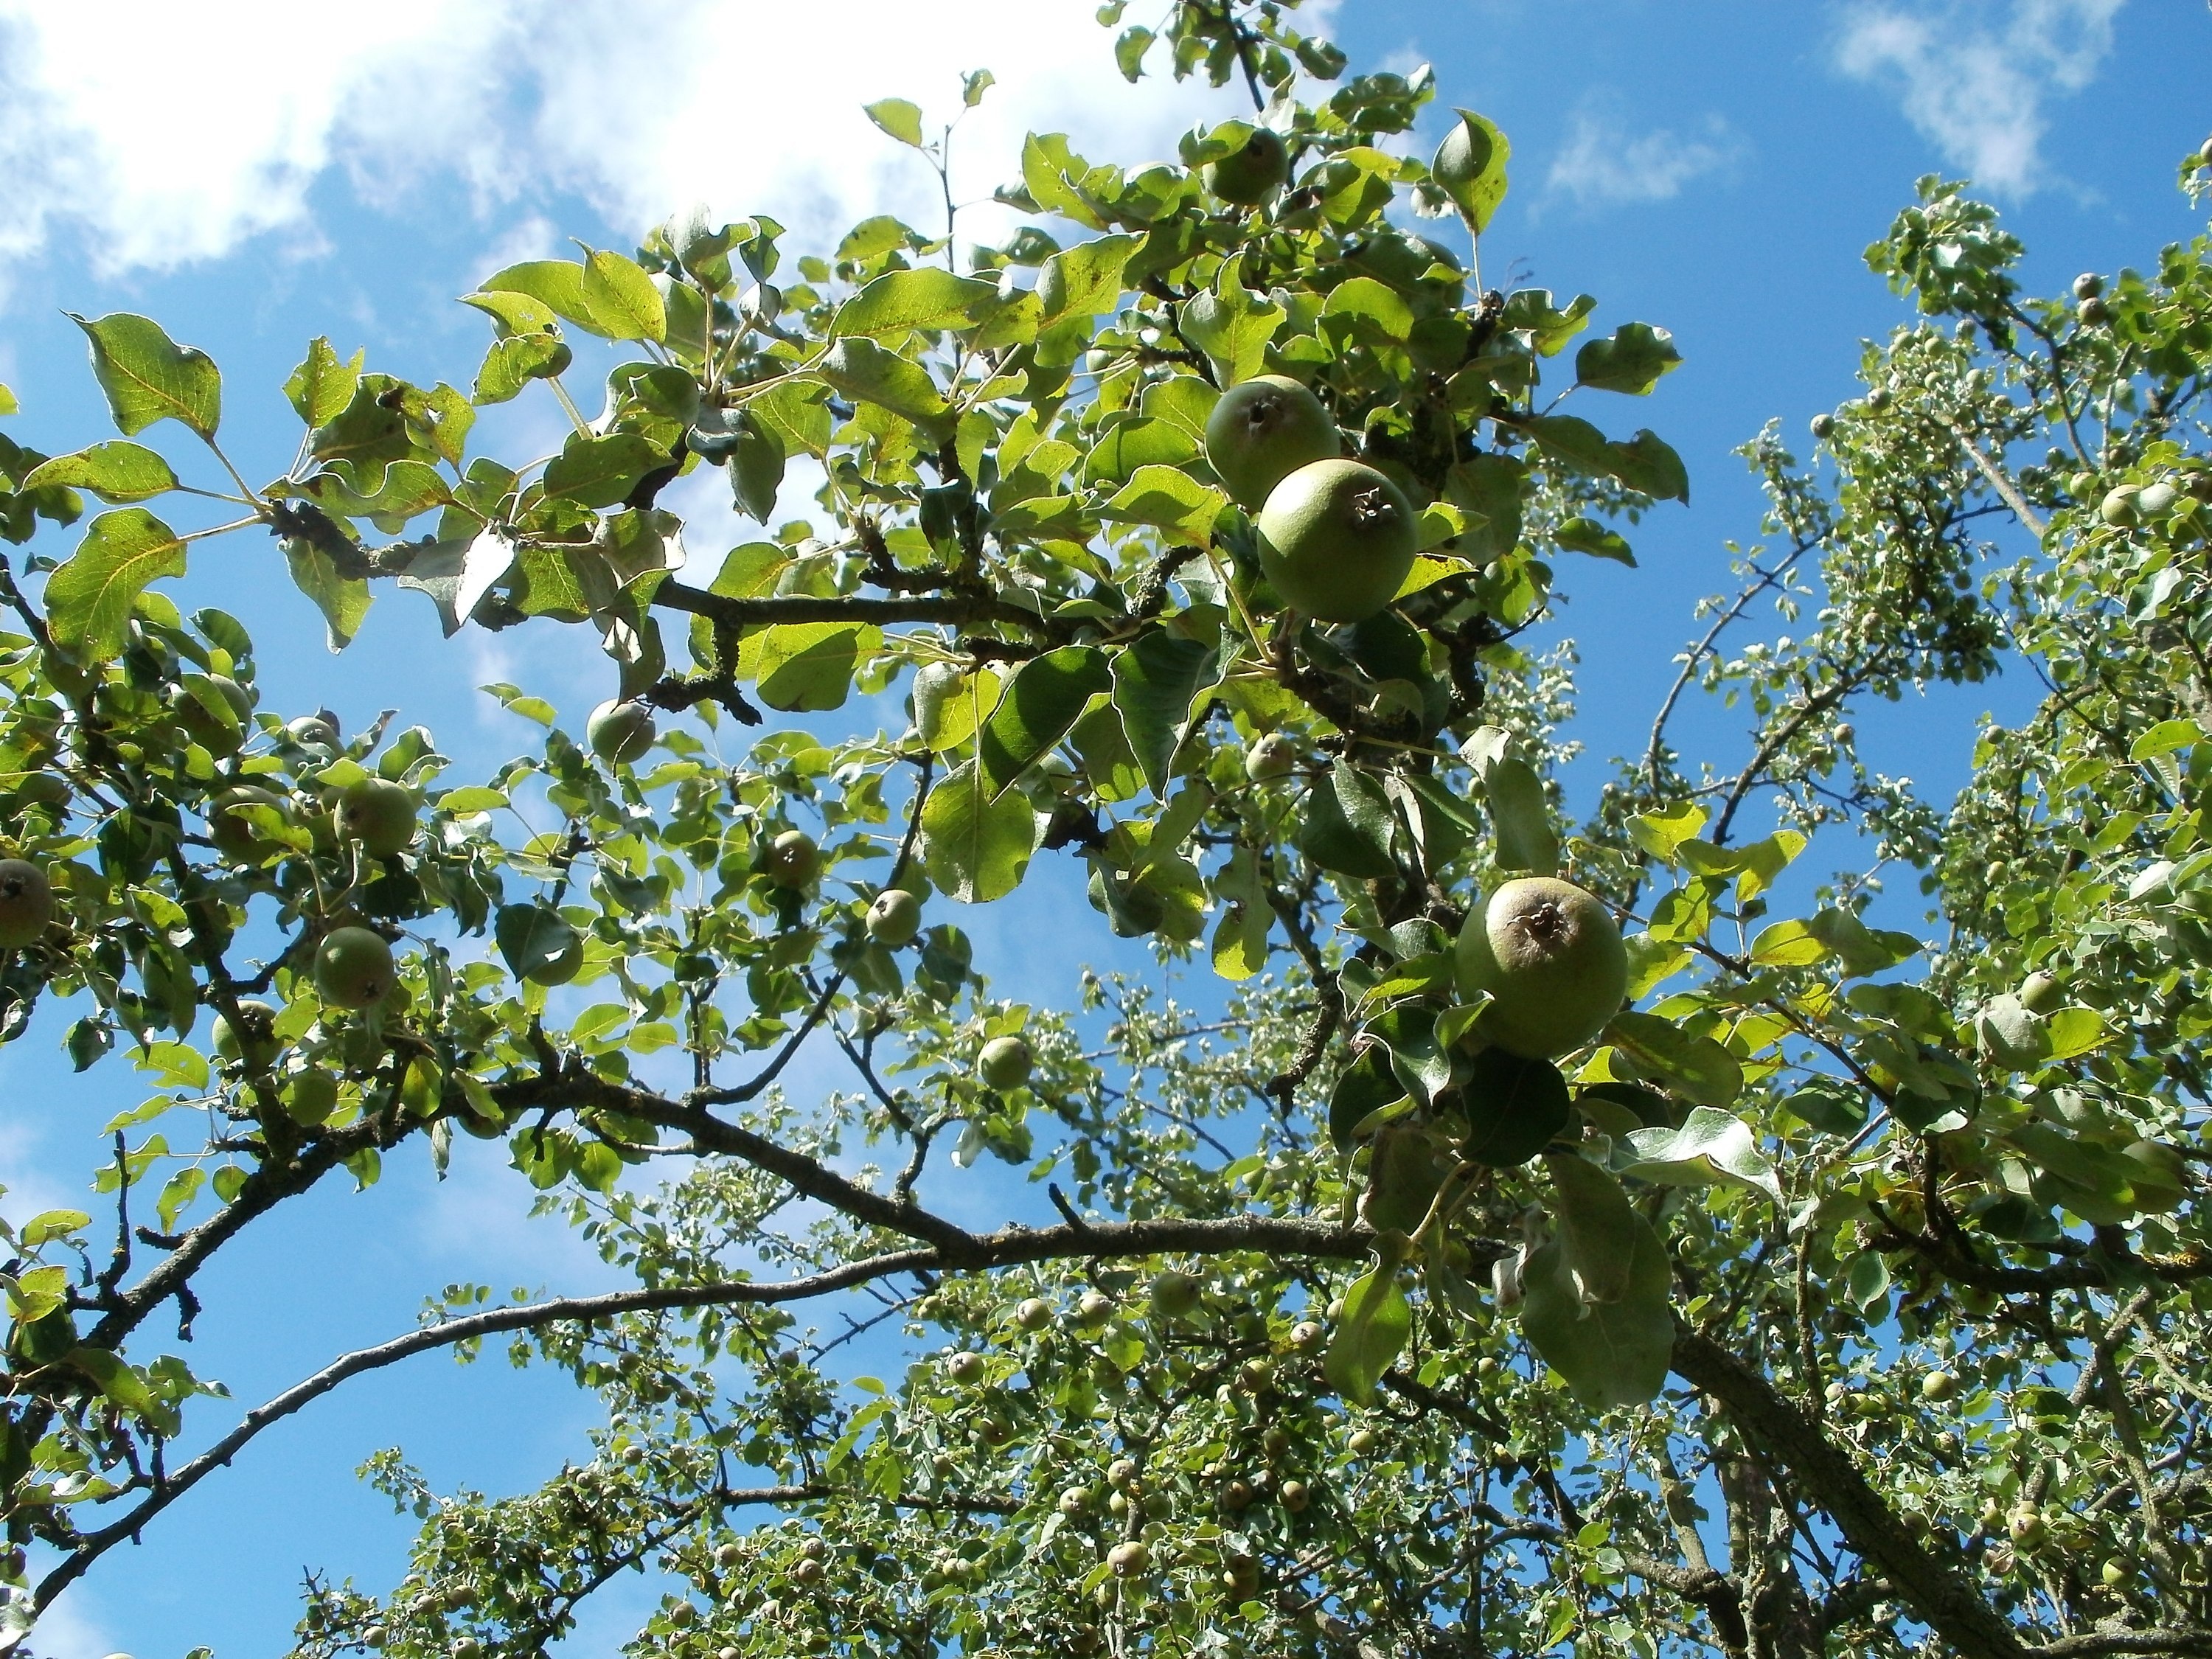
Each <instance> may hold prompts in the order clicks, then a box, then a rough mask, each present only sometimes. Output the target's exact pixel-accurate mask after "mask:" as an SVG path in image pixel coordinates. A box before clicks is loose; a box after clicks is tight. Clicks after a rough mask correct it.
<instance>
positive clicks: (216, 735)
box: [177, 674, 253, 755]
mask: <svg viewBox="0 0 2212 1659" xmlns="http://www.w3.org/2000/svg"><path fill="white" fill-rule="evenodd" d="M207 678H208V684H210V685H212V686H213V687H214V688H215V689H216V695H217V696H220V697H221V698H222V701H223V702H226V703H228V704H229V705H230V711H231V713H232V714H235V715H236V716H237V717H238V719H237V720H236V722H235V723H233V722H230V721H227V720H224V719H223V718H222V715H220V714H216V712H215V711H214V710H213V709H211V708H209V707H208V706H207V705H206V704H205V703H204V702H201V701H200V700H199V699H198V698H197V697H196V696H193V695H192V694H191V690H184V691H182V692H181V693H180V694H179V696H178V698H177V724H178V725H179V726H183V727H184V728H185V732H186V734H187V735H188V736H190V737H191V739H192V741H193V742H195V743H197V744H199V746H200V747H201V748H203V749H204V750H207V751H208V753H210V755H234V754H236V753H237V752H238V749H239V745H240V744H242V743H243V742H245V740H246V737H247V735H248V734H249V733H251V732H252V730H253V726H252V720H253V694H252V692H250V691H248V690H246V688H245V687H244V686H242V685H240V684H239V683H238V682H237V681H236V680H234V679H233V678H230V676H229V675H228V674H210V675H209V676H208V677H207Z"/></svg>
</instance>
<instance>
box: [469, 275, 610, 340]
mask: <svg viewBox="0 0 2212 1659" xmlns="http://www.w3.org/2000/svg"><path fill="white" fill-rule="evenodd" d="M477 288H478V289H482V290H483V292H484V293H486V294H526V295H529V296H530V297H531V298H532V299H533V300H536V301H538V303H539V304H541V305H543V306H544V307H547V308H548V309H550V311H552V312H553V313H555V314H556V316H558V317H560V318H561V319H562V320H564V321H566V322H571V323H574V325H576V326H577V327H579V328H580V329H582V330H584V331H586V333H591V334H599V335H605V333H606V332H607V330H606V326H605V325H604V324H603V323H601V322H600V321H599V319H598V318H597V317H595V316H594V315H592V307H591V306H590V304H589V303H588V302H587V301H586V300H585V298H584V268H583V266H581V265H580V264H570V263H569V262H568V260H566V259H530V260H526V261H525V262H524V263H523V264H519V265H509V266H507V269H506V270H502V271H500V272H498V273H497V274H496V275H494V276H487V277H485V278H484V280H483V282H481V283H477ZM470 303H471V304H474V303H476V302H475V301H473V300H472V301H470ZM479 308H480V309H481V308H486V307H479ZM494 314H495V315H498V314H500V313H496V312H495V313H494Z"/></svg>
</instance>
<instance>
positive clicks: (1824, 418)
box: [1811, 410, 1836, 438]
mask: <svg viewBox="0 0 2212 1659" xmlns="http://www.w3.org/2000/svg"><path fill="white" fill-rule="evenodd" d="M1811 426H1812V428H1813V435H1814V437H1815V438H1825V437H1826V436H1828V435H1830V434H1831V433H1832V432H1833V431H1835V429H1836V417H1835V416H1832V415H1830V414H1828V413H1826V411H1825V410H1824V411H1823V412H1821V413H1820V414H1818V415H1815V416H1814V417H1813V419H1812V422H1811Z"/></svg>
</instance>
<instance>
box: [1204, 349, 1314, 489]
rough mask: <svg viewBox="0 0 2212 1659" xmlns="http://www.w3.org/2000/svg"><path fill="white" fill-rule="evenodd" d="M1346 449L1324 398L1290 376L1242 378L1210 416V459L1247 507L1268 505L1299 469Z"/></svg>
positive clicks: (1221, 478) (1207, 423) (1274, 375)
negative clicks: (1269, 497)
mask: <svg viewBox="0 0 2212 1659" xmlns="http://www.w3.org/2000/svg"><path fill="white" fill-rule="evenodd" d="M1343 450H1344V445H1343V441H1342V440H1340V438H1339V437H1338V436H1337V431H1336V422H1334V421H1333V420H1331V419H1330V418H1329V415H1328V410H1326V409H1324V408H1323V407H1322V401H1321V399H1320V398H1316V397H1315V396H1314V394H1313V393H1312V392H1310V391H1308V390H1307V389H1306V388H1305V387H1304V386H1301V385H1299V384H1298V383H1297V381H1296V380H1291V379H1290V378H1288V377H1287V376H1285V375H1281V374H1262V375H1260V376H1258V377H1257V378H1256V379H1254V380H1243V381H1240V382H1239V383H1238V384H1237V385H1236V386H1231V387H1230V388H1229V390H1228V391H1226V392H1223V393H1222V394H1221V397H1220V399H1219V401H1218V402H1217V403H1216V404H1214V405H1213V412H1212V414H1211V415H1208V416H1206V460H1207V462H1208V463H1209V464H1211V465H1212V468H1213V471H1214V473H1215V475H1216V476H1217V477H1219V478H1220V480H1221V484H1222V488H1224V489H1226V490H1227V491H1228V492H1229V495H1230V498H1231V500H1232V501H1235V502H1236V503H1237V505H1238V506H1239V507H1244V508H1246V509H1247V510H1251V509H1256V508H1257V507H1261V505H1263V504H1264V503H1265V502H1266V501H1267V495H1268V492H1270V491H1271V490H1273V489H1274V487H1275V486H1276V485H1277V484H1279V483H1281V482H1282V481H1283V480H1284V479H1285V478H1286V477H1289V476H1290V475H1291V473H1293V472H1295V471H1297V469H1298V468H1300V467H1302V466H1304V465H1307V464H1308V463H1309V462H1312V461H1325V460H1329V459H1334V457H1336V456H1338V455H1340V454H1341V453H1343Z"/></svg>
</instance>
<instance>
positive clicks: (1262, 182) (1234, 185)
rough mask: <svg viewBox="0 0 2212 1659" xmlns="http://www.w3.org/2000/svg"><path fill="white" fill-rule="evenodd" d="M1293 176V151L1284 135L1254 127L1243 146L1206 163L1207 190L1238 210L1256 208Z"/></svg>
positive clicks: (1264, 128)
mask: <svg viewBox="0 0 2212 1659" xmlns="http://www.w3.org/2000/svg"><path fill="white" fill-rule="evenodd" d="M1290 176H1291V152H1290V148H1289V146H1287V145H1286V144H1285V143H1283V136H1282V134H1280V133H1279V132H1273V131H1269V130H1268V129H1267V128H1266V127H1255V128H1254V129H1253V131H1252V136H1251V137H1249V138H1247V139H1246V140H1245V141H1244V143H1243V145H1242V146H1241V147H1240V148H1238V149H1234V150H1231V152H1230V153H1229V154H1228V155H1225V156H1223V157H1222V158H1221V159H1220V160H1219V161H1209V162H1207V163H1206V173H1205V179H1206V188H1207V189H1208V190H1210V191H1212V192H1213V193H1214V194H1215V195H1216V196H1218V197H1220V198H1221V199H1222V200H1223V201H1225V202H1227V203H1230V204H1232V205H1234V206H1237V207H1257V206H1259V204H1261V203H1262V202H1264V201H1266V200H1267V197H1270V196H1272V195H1273V193H1274V192H1275V191H1278V190H1279V189H1280V188H1281V187H1282V185H1283V184H1284V182H1285V180H1286V179H1289V178H1290Z"/></svg>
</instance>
